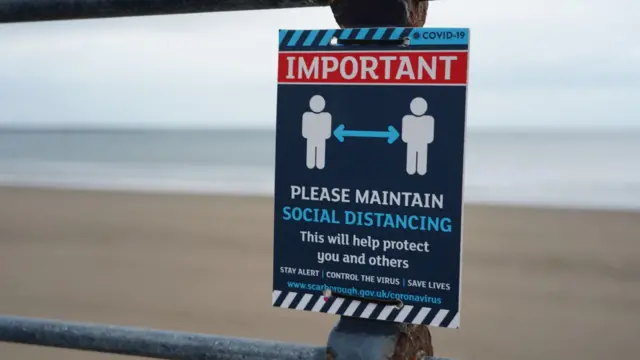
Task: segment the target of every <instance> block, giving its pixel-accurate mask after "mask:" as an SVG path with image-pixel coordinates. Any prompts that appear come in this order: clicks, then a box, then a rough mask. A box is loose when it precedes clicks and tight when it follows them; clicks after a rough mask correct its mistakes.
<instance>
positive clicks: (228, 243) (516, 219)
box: [0, 188, 640, 360]
mask: <svg viewBox="0 0 640 360" xmlns="http://www.w3.org/2000/svg"><path fill="white" fill-rule="evenodd" d="M272 218H273V215H272V200H271V199H270V198H252V197H222V196H195V195H193V196H187V195H156V194H148V195H145V194H133V193H115V192H90V191H63V190H36V189H17V188H16V189H10V188H0V314H9V315H21V316H36V317H46V318H56V319H64V320H74V321H89V322H105V323H113V324H122V325H133V326H145V327H155V328H164V329H172V330H185V331H196V332H207V333H214V334H219V335H229V336H241V337H256V338H264V339H274V340H284V341H295V342H305V343H312V344H323V343H324V342H325V341H326V336H327V334H328V332H329V330H330V328H331V326H332V325H333V323H334V322H335V321H336V319H337V317H336V316H332V315H325V314H313V313H303V312H298V311H293V310H286V309H273V308H272V307H271V305H270V299H271V268H272V263H271V255H272V239H271V237H272V233H271V232H272ZM462 296H463V298H462V318H461V329H460V330H449V329H437V328H436V329H433V334H434V345H435V350H436V354H437V355H439V356H444V357H449V358H453V359H473V360H539V359H558V360H561V359H562V360H573V359H575V360H592V359H593V360H596V359H598V360H600V359H604V358H609V359H620V360H631V359H634V358H639V357H640V341H638V339H637V337H638V336H639V335H640V213H628V212H613V211H577V210H551V209H525V208H513V207H492V206H467V207H466V209H465V240H464V270H463V290H462ZM0 358H2V359H13V360H19V359H47V360H57V359H60V360H62V359H65V360H74V359H88V360H91V359H108V358H109V359H111V358H122V359H126V357H119V356H118V357H116V356H112V355H101V354H94V353H86V352H77V351H67V350H58V349H45V348H38V347H31V346H22V345H9V344H0Z"/></svg>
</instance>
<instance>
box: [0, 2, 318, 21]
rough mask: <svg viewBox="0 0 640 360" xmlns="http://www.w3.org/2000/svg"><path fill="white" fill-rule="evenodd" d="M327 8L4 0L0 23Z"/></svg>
mask: <svg viewBox="0 0 640 360" xmlns="http://www.w3.org/2000/svg"><path fill="white" fill-rule="evenodd" d="M327 5H329V0H0V23H18V22H29V21H50V20H75V19H98V18H113V17H128V16H147V15H172V14H189V13H201V12H220V11H236V10H266V9H284V8H296V7H312V6H327Z"/></svg>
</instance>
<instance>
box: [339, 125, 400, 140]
mask: <svg viewBox="0 0 640 360" xmlns="http://www.w3.org/2000/svg"><path fill="white" fill-rule="evenodd" d="M333 135H334V136H335V137H336V139H338V141H340V142H344V138H346V137H361V138H386V139H387V142H388V143H389V144H393V143H394V142H395V141H396V140H397V139H398V137H399V136H400V133H398V130H396V128H394V127H393V126H391V125H389V127H387V131H369V130H345V129H344V124H340V125H339V126H338V127H337V128H336V129H335V130H334V131H333Z"/></svg>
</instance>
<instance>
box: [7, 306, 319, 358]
mask: <svg viewBox="0 0 640 360" xmlns="http://www.w3.org/2000/svg"><path fill="white" fill-rule="evenodd" d="M0 342H11V343H19V344H28V345H42V346H49V347H56V348H65V349H76V350H87V351H98V352H105V353H113V354H120V355H132V356H143V357H149V358H155V359H172V360H182V359H185V360H186V359H189V360H193V359H202V360H205V359H206V360H237V359H243V360H269V359H274V360H276V359H277V360H294V359H295V360H307V359H309V360H321V359H322V360H324V359H325V357H326V348H325V347H318V346H311V345H298V344H288V343H281V342H274V341H264V340H252V339H240V338H231V337H222V336H215V335H205V334H193V333H185V332H172V331H161V330H152V329H144V328H135V327H121V326H110V325H100V324H89V323H78V322H63V321H58V320H47V319H34V318H25V317H13V316H0Z"/></svg>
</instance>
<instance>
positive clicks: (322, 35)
mask: <svg viewBox="0 0 640 360" xmlns="http://www.w3.org/2000/svg"><path fill="white" fill-rule="evenodd" d="M411 30H412V28H372V29H369V28H363V29H336V30H280V47H281V48H282V49H287V48H292V47H318V46H329V43H330V40H331V38H333V37H335V38H338V39H342V40H399V39H403V38H406V37H407V36H409V34H410V33H411Z"/></svg>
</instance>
